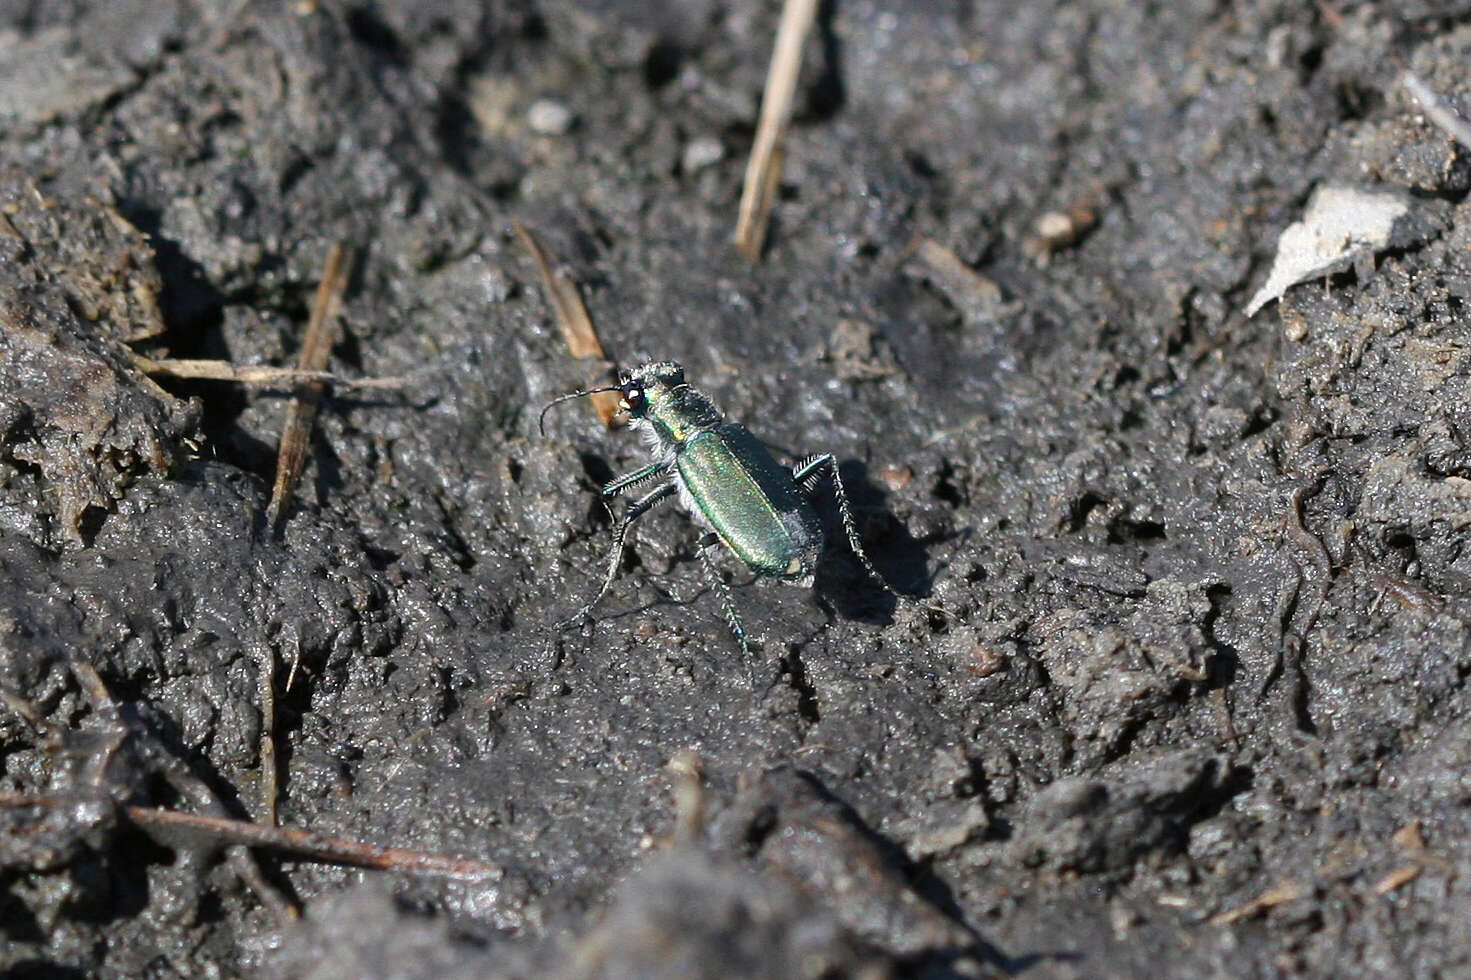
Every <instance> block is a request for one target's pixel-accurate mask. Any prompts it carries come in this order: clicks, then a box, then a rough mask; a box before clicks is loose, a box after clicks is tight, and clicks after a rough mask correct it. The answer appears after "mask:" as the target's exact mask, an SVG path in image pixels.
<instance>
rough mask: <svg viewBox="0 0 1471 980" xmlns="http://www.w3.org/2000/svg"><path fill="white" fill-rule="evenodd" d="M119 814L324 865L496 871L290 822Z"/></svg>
mask: <svg viewBox="0 0 1471 980" xmlns="http://www.w3.org/2000/svg"><path fill="white" fill-rule="evenodd" d="M123 813H124V814H125V815H126V816H127V818H128V819H129V820H130V821H132V822H133V823H135V824H137V825H138V826H140V827H143V828H146V829H152V830H159V831H167V832H180V831H181V832H184V833H198V834H202V835H204V836H206V837H209V838H211V839H213V840H218V841H223V842H225V843H229V844H241V845H245V846H247V847H267V848H270V849H271V850H273V851H280V852H282V853H285V854H293V855H296V856H298V857H304V858H310V859H311V860H314V861H325V862H327V863H329V864H349V865H352V866H353V867H358V868H377V869H379V870H382V871H405V872H409V873H412V874H440V875H448V876H449V877H452V878H469V879H472V880H481V879H485V878H494V877H498V876H499V875H501V874H502V870H501V868H500V866H499V865H495V864H491V863H490V862H488V861H477V860H475V859H473V858H457V857H450V856H449V855H447V854H434V853H431V852H429V851H414V850H409V849H406V848H402V847H379V846H378V845H376V844H364V843H362V842H361V841H355V840H349V839H347V838H346V837H333V836H331V835H329V834H319V833H316V832H314V831H310V830H297V829H294V828H291V827H268V826H266V825H265V824H259V823H251V822H250V821H248V820H231V819H228V818H224V817H207V816H202V815H200V814H196V813H180V812H179V811H178V810H161V809H155V808H153V807H142V806H127V807H123Z"/></svg>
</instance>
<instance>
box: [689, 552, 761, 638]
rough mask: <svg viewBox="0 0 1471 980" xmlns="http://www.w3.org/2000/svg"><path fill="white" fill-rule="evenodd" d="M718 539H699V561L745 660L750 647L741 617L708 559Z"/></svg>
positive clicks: (721, 579)
mask: <svg viewBox="0 0 1471 980" xmlns="http://www.w3.org/2000/svg"><path fill="white" fill-rule="evenodd" d="M719 540H720V539H719V538H717V537H716V536H715V535H713V534H707V535H705V536H704V537H703V538H701V539H700V543H699V545H698V547H697V550H698V551H699V553H700V561H701V562H702V563H703V564H704V566H705V574H706V575H707V576H709V578H710V586H711V587H712V588H713V589H714V590H715V594H716V595H718V596H720V605H721V607H722V608H723V609H724V610H725V621H726V622H727V623H729V624H730V632H731V634H732V635H733V636H734V637H735V638H736V642H737V643H739V644H740V645H741V653H744V654H745V655H746V657H747V658H749V657H750V656H751V646H750V644H749V643H747V642H746V630H745V627H743V626H742V625H741V617H740V615H739V614H738V613H737V612H736V607H735V600H734V599H732V598H731V594H730V586H729V585H728V584H727V583H726V581H725V576H723V575H721V574H720V569H718V568H716V567H715V559H713V558H711V557H710V547H711V546H712V545H714V544H715V543H716V542H717V541H719Z"/></svg>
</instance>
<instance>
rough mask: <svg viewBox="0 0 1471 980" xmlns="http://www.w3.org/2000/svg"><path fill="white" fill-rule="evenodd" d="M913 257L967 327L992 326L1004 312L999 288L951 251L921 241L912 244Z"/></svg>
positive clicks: (929, 242) (929, 241) (932, 240)
mask: <svg viewBox="0 0 1471 980" xmlns="http://www.w3.org/2000/svg"><path fill="white" fill-rule="evenodd" d="M914 256H915V258H916V259H918V260H919V262H920V264H922V265H923V266H924V268H925V271H926V272H927V273H928V274H929V278H930V279H931V280H932V281H933V282H934V284H935V285H936V286H938V287H939V289H940V291H941V292H943V293H944V294H945V296H946V297H947V298H948V299H949V300H950V302H951V303H952V304H954V306H955V309H956V310H957V311H959V313H960V316H961V319H963V320H964V321H965V323H966V325H967V326H978V325H984V324H988V323H994V322H995V321H996V318H997V317H998V316H1000V315H1001V314H1002V313H1005V312H1006V309H1005V303H1004V302H1003V301H1002V296H1001V287H1000V286H997V285H996V284H995V283H994V282H992V281H991V280H990V279H988V278H986V277H985V276H983V275H981V274H980V273H979V272H977V271H976V270H974V269H972V268H971V267H970V266H968V265H966V264H965V260H963V259H962V258H961V257H960V256H958V255H956V254H955V251H954V250H953V249H951V248H949V247H947V246H945V245H942V244H940V243H939V242H937V241H935V240H934V239H933V238H922V239H920V240H919V241H918V242H917V243H916V244H915V245H914Z"/></svg>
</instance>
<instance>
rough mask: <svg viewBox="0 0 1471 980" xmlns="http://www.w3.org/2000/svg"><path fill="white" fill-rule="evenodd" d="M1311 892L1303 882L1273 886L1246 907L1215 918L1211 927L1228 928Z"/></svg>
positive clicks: (1223, 913)
mask: <svg viewBox="0 0 1471 980" xmlns="http://www.w3.org/2000/svg"><path fill="white" fill-rule="evenodd" d="M1311 891H1312V889H1311V888H1309V887H1308V886H1307V885H1304V884H1302V883H1301V882H1297V881H1284V882H1281V883H1279V884H1276V885H1273V886H1272V887H1271V888H1268V889H1267V890H1266V891H1264V892H1262V893H1261V894H1260V895H1258V896H1257V897H1256V898H1254V899H1252V900H1251V901H1249V902H1247V903H1246V904H1245V905H1239V906H1237V907H1236V908H1234V909H1229V910H1227V911H1225V912H1222V913H1221V914H1220V915H1217V916H1215V917H1214V918H1212V919H1211V920H1210V921H1211V925H1216V926H1228V925H1230V924H1231V923H1233V922H1239V921H1241V920H1242V919H1246V918H1250V917H1251V916H1254V915H1257V914H1259V913H1261V912H1265V911H1267V910H1268V909H1273V908H1276V907H1277V906H1279V905H1286V904H1287V903H1288V902H1295V901H1297V900H1298V899H1299V898H1303V897H1305V896H1307V895H1308V894H1309V893H1311Z"/></svg>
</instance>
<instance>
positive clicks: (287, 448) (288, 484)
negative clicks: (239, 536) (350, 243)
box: [266, 242, 348, 531]
mask: <svg viewBox="0 0 1471 980" xmlns="http://www.w3.org/2000/svg"><path fill="white" fill-rule="evenodd" d="M347 272H348V261H347V249H346V248H344V247H343V246H342V244H341V243H340V242H336V243H333V245H332V248H331V249H330V250H329V251H328V252H327V265H326V267H325V268H324V269H323V270H322V281H321V282H320V283H318V284H317V296H316V299H315V300H313V302H312V315H311V319H310V320H308V321H307V327H306V336H305V337H303V338H302V342H301V351H300V353H299V354H298V355H297V367H298V368H300V369H301V370H303V371H321V370H322V369H323V368H325V367H326V366H327V356H328V355H329V354H330V353H331V352H332V345H333V343H334V342H335V341H336V336H335V334H336V331H334V330H332V329H331V328H332V326H333V325H334V323H335V321H336V313H337V308H338V306H339V303H340V300H341V298H342V291H343V290H344V289H346V288H347ZM322 388H323V385H322V383H321V382H317V381H309V382H307V383H305V384H303V385H302V386H301V387H300V388H299V389H298V390H297V393H296V397H294V398H293V399H291V404H290V406H289V407H288V408H287V409H286V424H285V425H284V426H283V427H282V429H281V443H280V446H279V448H278V451H277V455H276V484H275V486H273V487H272V488H271V502H270V504H268V505H267V506H266V524H267V526H268V527H270V528H271V529H272V530H273V531H274V530H275V528H276V527H277V524H278V522H279V521H280V519H281V512H282V510H283V509H284V508H285V506H286V502H287V501H288V500H290V499H291V494H292V492H293V491H294V490H295V489H296V481H297V480H298V479H299V478H300V477H301V471H302V469H303V468H305V466H306V457H307V449H308V447H309V444H310V440H311V430H312V423H313V421H315V419H316V416H317V403H318V401H319V400H320V399H321V397H322Z"/></svg>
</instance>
